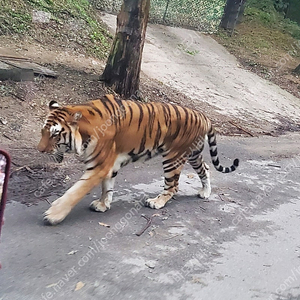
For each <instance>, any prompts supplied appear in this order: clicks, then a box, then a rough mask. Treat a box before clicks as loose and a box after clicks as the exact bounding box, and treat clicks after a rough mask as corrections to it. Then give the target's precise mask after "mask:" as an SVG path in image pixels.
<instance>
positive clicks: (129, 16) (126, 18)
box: [100, 0, 150, 98]
mask: <svg viewBox="0 0 300 300" xmlns="http://www.w3.org/2000/svg"><path fill="white" fill-rule="evenodd" d="M149 9H150V0H124V3H123V5H122V8H121V11H120V13H119V14H118V17H117V30H116V35H115V38H114V42H113V46H112V49H111V51H110V54H109V57H108V60H107V63H106V67H105V69H104V72H103V74H102V75H101V77H100V80H102V81H104V82H106V84H107V85H108V86H110V87H112V88H113V89H114V91H115V92H117V93H118V94H120V95H122V96H124V97H126V98H130V97H135V95H136V94H137V93H138V91H139V83H140V69H141V61H142V52H143V47H144V41H145V34H146V28H147V23H148V18H149Z"/></svg>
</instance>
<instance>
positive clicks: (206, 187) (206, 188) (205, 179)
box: [189, 150, 211, 198]
mask: <svg viewBox="0 0 300 300" xmlns="http://www.w3.org/2000/svg"><path fill="white" fill-rule="evenodd" d="M201 152H202V150H201V151H200V150H197V151H193V153H192V154H191V155H190V157H189V163H190V165H191V166H192V167H193V169H194V170H195V171H196V172H197V174H198V176H199V178H200V180H201V183H202V189H201V190H199V197H200V198H208V197H209V196H210V194H211V186H210V177H209V167H208V165H207V164H206V163H205V162H204V161H203V159H202V155H201Z"/></svg>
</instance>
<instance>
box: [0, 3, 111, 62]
mask: <svg viewBox="0 0 300 300" xmlns="http://www.w3.org/2000/svg"><path fill="white" fill-rule="evenodd" d="M33 10H38V11H44V12H48V13H50V14H51V21H54V22H56V23H58V24H64V23H66V22H68V21H69V20H70V19H75V20H81V21H83V22H84V23H85V27H86V28H87V30H88V38H89V39H90V44H89V45H88V47H87V52H89V53H91V54H94V55H95V56H97V57H100V58H103V57H105V56H106V54H107V51H108V49H109V47H110V42H109V39H110V38H111V35H110V34H109V33H108V31H107V30H106V29H105V27H104V26H103V24H102V22H101V21H100V19H99V18H98V17H97V16H96V14H95V11H94V10H93V8H92V6H91V4H90V3H89V2H88V0H27V1H25V0H18V1H17V0H0V35H1V34H5V35H9V34H10V35H12V34H25V33H26V32H28V33H30V30H32V29H33V28H34V24H33V20H32V12H33ZM58 34H59V33H58Z"/></svg>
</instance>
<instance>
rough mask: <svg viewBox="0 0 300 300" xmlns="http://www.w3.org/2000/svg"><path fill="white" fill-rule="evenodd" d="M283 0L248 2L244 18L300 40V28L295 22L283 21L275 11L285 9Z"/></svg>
mask: <svg viewBox="0 0 300 300" xmlns="http://www.w3.org/2000/svg"><path fill="white" fill-rule="evenodd" d="M285 4H286V1H284V0H264V1H261V0H248V1H247V7H246V10H245V13H244V14H245V16H246V18H247V19H248V20H251V21H254V22H258V23H260V24H263V25H265V26H267V27H268V28H271V29H276V30H279V31H281V32H283V33H288V34H290V35H291V36H292V37H294V38H296V39H300V27H299V25H298V24H297V23H296V22H293V21H291V20H290V19H285V18H284V14H282V13H280V12H279V11H277V10H280V9H284V8H285Z"/></svg>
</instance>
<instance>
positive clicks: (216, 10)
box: [90, 0, 226, 32]
mask: <svg viewBox="0 0 300 300" xmlns="http://www.w3.org/2000/svg"><path fill="white" fill-rule="evenodd" d="M90 1H91V3H92V4H94V5H95V4H96V7H97V8H98V9H101V10H104V11H106V12H114V13H117V12H119V11H120V9H121V5H122V3H123V1H122V0H90ZM225 3H226V0H151V8H150V22H154V23H161V24H167V25H172V26H180V27H188V28H194V29H197V30H200V31H204V32H214V31H215V30H216V29H217V27H218V25H219V24H220V21H221V18H222V15H223V12H224V6H225Z"/></svg>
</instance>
